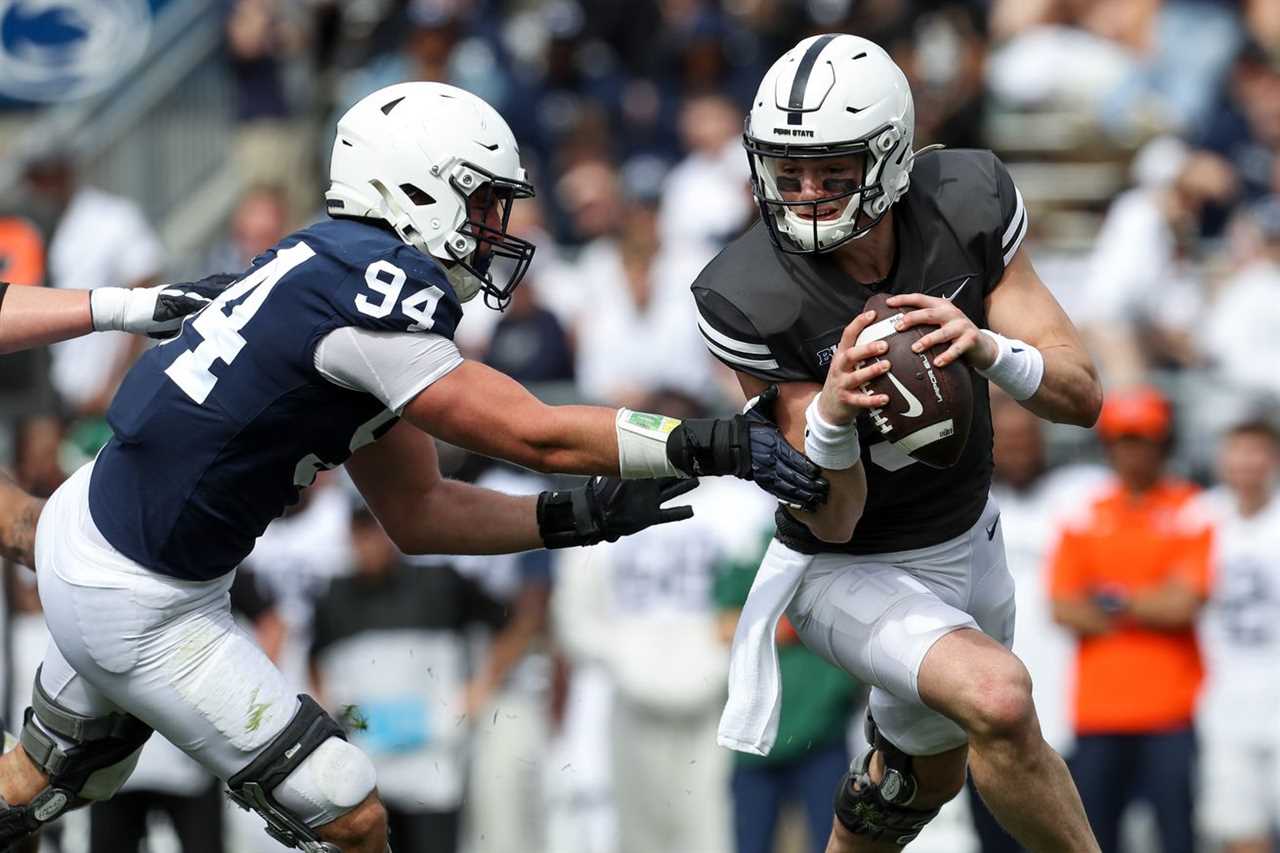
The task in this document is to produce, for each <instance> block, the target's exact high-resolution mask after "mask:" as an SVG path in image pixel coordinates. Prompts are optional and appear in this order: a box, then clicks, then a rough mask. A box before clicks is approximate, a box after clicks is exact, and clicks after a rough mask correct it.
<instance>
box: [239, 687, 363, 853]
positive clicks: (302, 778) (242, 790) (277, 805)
mask: <svg viewBox="0 0 1280 853" xmlns="http://www.w3.org/2000/svg"><path fill="white" fill-rule="evenodd" d="M298 699H299V701H300V702H301V703H302V707H300V708H299V709H298V712H297V713H296V714H294V716H293V719H292V720H290V721H289V725H287V726H285V728H284V730H283V731H281V732H280V734H278V735H276V737H275V738H273V739H272V741H271V742H270V743H269V744H267V746H266V747H265V748H264V749H263V751H262V753H261V754H260V755H259V756H258V757H257V758H255V759H254V760H253V762H252V763H250V764H249V766H248V767H246V768H245V769H243V770H241V771H240V772H239V773H237V774H236V775H235V776H232V777H231V779H229V780H228V781H227V788H228V795H229V796H230V797H231V799H232V800H233V801H235V803H236V804H237V805H239V806H240V807H241V808H243V809H246V810H249V809H252V810H253V811H255V812H257V813H258V814H259V816H261V817H262V818H263V819H264V820H265V821H266V822H267V826H266V830H267V834H268V835H270V836H271V837H272V838H275V839H276V840H277V841H279V842H280V843H281V844H283V845H284V846H286V847H297V848H299V849H301V850H303V851H304V853H339V851H338V848H337V847H336V846H335V845H333V844H328V843H326V842H323V841H321V840H320V839H319V838H318V837H317V836H316V834H315V831H314V830H313V829H312V827H311V826H310V825H309V824H312V823H314V824H317V825H320V824H325V823H328V822H329V821H331V820H333V819H334V818H337V817H340V816H341V815H343V814H345V813H347V812H348V811H350V810H351V809H353V808H354V807H355V806H357V805H359V804H360V803H361V802H362V801H363V800H364V798H365V797H367V796H368V795H369V793H370V792H372V791H373V789H374V782H375V774H374V771H373V764H372V763H371V762H370V761H369V759H368V758H367V757H366V756H365V754H364V753H363V752H361V751H360V750H359V749H357V748H356V747H354V746H352V745H351V744H349V743H347V739H346V734H345V733H344V732H343V731H342V727H341V726H339V725H338V724H337V723H336V722H335V721H334V720H333V718H332V717H330V716H329V715H328V714H326V713H325V712H324V710H323V709H321V707H320V706H319V705H317V704H316V702H315V700H313V699H312V698H311V697H310V696H306V695H300V696H298Z"/></svg>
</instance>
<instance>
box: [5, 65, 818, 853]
mask: <svg viewBox="0 0 1280 853" xmlns="http://www.w3.org/2000/svg"><path fill="white" fill-rule="evenodd" d="M330 177H331V184H330V188H329V190H328V193H327V201H328V210H329V213H330V215H331V219H330V220H329V221H326V222H322V223H320V224H318V225H314V226H312V227H309V228H306V229H304V230H302V231H299V232H297V233H295V234H292V235H290V236H289V237H287V238H285V239H284V240H282V241H281V242H280V243H279V244H278V245H276V246H275V247H274V248H273V249H271V250H269V251H267V252H265V253H264V254H263V255H261V256H260V257H258V258H257V259H255V261H254V263H253V266H252V267H251V268H250V270H249V271H248V272H247V273H245V274H244V275H243V276H241V277H239V279H238V280H236V281H235V282H234V283H233V284H231V285H230V286H229V287H227V288H226V289H225V290H224V291H222V292H221V293H220V294H219V295H218V296H217V297H216V298H215V299H213V300H212V302H210V303H209V304H208V306H206V307H205V308H204V309H203V310H202V311H200V312H199V313H198V314H196V315H195V316H194V319H192V320H190V321H189V322H186V323H184V324H183V326H182V329H181V332H180V333H179V334H178V336H177V337H176V338H174V339H172V340H171V341H169V342H167V343H165V344H164V345H162V346H159V347H156V348H154V349H152V350H150V351H149V352H147V353H146V354H145V355H143V357H142V358H141V359H140V360H139V362H138V363H137V364H136V365H135V366H134V368H133V369H132V370H131V371H130V372H129V374H128V375H127V376H126V377H125V380H124V382H123V383H122V385H121V388H120V390H119V392H118V394H117V395H116V398H115V400H114V401H113V403H112V405H111V408H110V410H109V411H108V414H107V417H108V421H109V423H110V425H111V428H112V432H113V436H112V438H111V440H110V441H109V442H108V444H107V445H106V446H105V447H104V448H103V450H102V452H101V453H100V454H99V455H98V457H97V459H95V460H94V462H92V463H90V464H89V465H86V466H85V467H83V468H81V469H80V470H79V471H77V472H75V473H74V474H73V475H72V476H71V477H70V478H69V479H68V480H67V482H66V483H65V484H64V485H63V486H62V487H61V488H59V489H58V490H57V491H56V492H55V493H54V495H53V496H52V497H51V498H50V499H49V501H48V503H47V504H46V505H45V507H44V510H43V512H42V513H41V515H40V521H39V524H38V527H37V531H36V543H35V549H34V550H35V563H36V571H37V574H38V576H39V585H40V590H41V597H42V602H43V604H44V609H45V620H46V623H47V625H48V627H49V630H50V632H51V634H52V635H53V637H54V643H53V644H51V645H50V647H49V651H48V653H47V655H46V657H45V660H44V663H43V665H42V667H41V669H40V671H39V673H38V675H37V677H36V683H35V686H34V690H33V695H32V707H31V708H30V709H28V711H27V714H26V719H25V721H24V722H25V724H24V726H23V729H22V734H21V745H20V747H18V748H16V749H14V750H13V751H11V752H9V753H6V754H5V755H4V756H3V757H0V797H3V802H0V846H3V845H4V844H6V843H8V842H11V841H13V840H15V839H17V838H21V837H23V836H24V835H26V834H29V833H30V832H32V831H34V830H36V829H38V828H39V826H40V825H41V824H43V823H45V822H47V821H49V820H52V819H54V818H55V817H57V816H58V815H59V814H61V813H62V812H64V811H66V810H67V809H68V808H74V807H77V806H80V805H83V804H84V803H86V802H88V801H91V800H95V799H103V798H106V797H109V796H111V794H112V793H114V791H115V790H116V789H117V788H118V787H119V786H120V784H122V783H123V781H124V779H125V778H127V776H128V774H129V772H130V770H131V769H132V767H133V764H134V762H135V761H136V759H137V754H138V751H139V750H140V748H141V746H142V744H143V743H144V742H145V741H146V739H147V738H148V737H149V736H150V734H151V732H152V730H153V729H154V730H158V731H160V732H161V733H162V734H163V735H164V736H165V737H167V738H168V739H169V740H170V741H172V742H173V743H175V744H176V745H177V746H179V747H180V748H182V749H183V750H185V751H186V752H187V753H188V754H190V755H191V756H192V757H194V758H196V759H197V760H198V761H200V762H201V763H202V764H204V765H205V766H206V767H207V768H209V769H210V770H211V771H212V772H214V773H215V774H216V775H218V776H219V777H220V778H222V779H224V780H226V781H227V783H228V787H229V789H230V792H231V796H232V797H233V799H235V800H236V802H238V803H239V804H240V805H242V806H244V807H245V808H252V809H254V810H256V811H257V812H258V813H259V814H260V815H262V817H263V818H264V819H265V820H266V822H267V829H268V832H270V833H271V834H272V835H273V836H275V837H276V838H278V839H280V840H282V841H283V842H284V843H286V844H287V845H292V846H298V847H300V848H301V849H303V850H306V851H311V853H336V851H344V852H345V853H382V851H383V850H385V849H387V834H386V824H385V812H384V810H383V809H382V806H381V804H380V803H379V801H378V797H377V793H376V790H375V780H374V776H373V768H372V765H371V763H370V762H369V760H368V758H367V757H365V756H364V755H363V754H362V753H361V752H360V751H359V750H358V749H356V748H355V747H353V746H351V745H350V744H348V743H347V742H346V740H345V738H344V737H343V733H342V729H341V728H340V727H339V726H338V725H337V723H336V722H334V721H333V720H332V719H331V718H330V717H329V716H328V715H326V714H325V713H324V712H323V711H322V710H320V708H319V707H318V706H317V705H316V704H315V702H314V701H313V700H311V699H310V698H309V697H306V696H296V697H295V696H293V695H291V694H290V693H289V690H288V685H287V682H286V681H285V679H284V678H283V676H282V675H281V674H280V672H279V671H278V670H277V669H276V668H275V666H274V665H273V664H272V663H271V662H270V661H269V660H268V659H267V658H266V656H265V655H264V654H263V653H262V652H261V650H260V649H259V648H258V647H257V646H256V644H255V643H254V642H253V641H252V639H250V638H249V637H248V636H247V635H246V634H245V633H244V632H243V631H242V630H241V629H240V628H239V627H237V626H236V624H235V622H234V621H233V620H232V618H231V615H230V612H229V608H228V605H227V588H228V586H229V585H230V583H231V580H232V577H233V569H234V568H235V567H236V565H238V564H239V563H240V562H241V561H242V560H243V559H244V557H245V556H246V555H247V554H248V553H249V552H250V551H251V550H252V548H253V544H254V540H255V539H256V538H257V537H258V535H260V534H261V533H262V531H263V529H264V528H265V527H266V525H267V524H268V523H269V522H270V521H271V519H273V518H275V517H277V516H279V515H280V514H281V512H282V511H283V510H284V509H285V507H287V506H288V505H290V504H292V503H294V502H296V501H297V500H298V494H299V491H300V489H302V488H305V487H306V486H308V485H309V484H310V483H311V482H312V481H313V480H314V478H315V476H316V473H317V472H318V471H320V470H322V469H325V468H331V467H334V466H335V465H340V464H345V465H346V466H347V470H348V471H349V473H350V474H351V477H352V479H353V480H354V481H355V483H356V485H357V487H358V488H359V489H360V491H361V492H362V493H363V495H364V497H365V498H366V500H367V501H368V503H369V506H370V507H371V509H372V510H373V512H374V514H375V515H376V516H377V518H378V519H379V521H380V522H381V523H382V525H383V527H384V528H385V529H386V530H387V532H388V534H390V536H391V538H392V539H393V541H395V543H396V544H397V546H399V548H400V549H401V550H402V551H404V552H406V553H422V552H434V553H473V554H484V553H502V552H514V551H522V550H529V549H533V548H541V547H549V548H557V547H567V546H577V545H589V544H594V543H596V542H600V541H604V540H613V539H616V538H618V537H619V536H623V535H627V534H630V533H634V532H636V531H638V530H641V529H643V528H645V527H648V526H650V525H653V524H661V523H664V522H669V521H675V520H679V519H681V518H687V517H688V516H689V515H690V514H691V511H690V509H689V508H688V507H673V508H663V507H662V506H661V504H662V503H663V502H664V501H666V500H669V499H670V498H672V497H675V496H676V495H679V494H682V493H683V492H686V491H688V489H689V488H692V486H693V485H694V484H695V483H696V480H695V479H693V478H694V477H696V476H701V475H727V474H732V475H735V476H739V477H742V478H744V479H749V480H753V481H755V482H756V483H758V484H759V485H761V486H762V487H763V488H765V489H766V490H768V491H770V492H771V493H773V494H775V495H776V496H778V497H779V498H780V499H781V500H783V501H786V502H788V503H789V504H792V505H795V506H798V507H804V508H806V509H810V510H812V509H816V508H817V507H819V506H820V505H821V503H822V502H823V500H825V493H826V489H827V483H826V481H825V480H824V479H822V478H821V476H820V473H819V471H818V469H817V467H816V466H814V465H813V463H811V462H810V461H809V460H807V459H806V458H805V457H804V456H803V455H802V454H801V453H799V452H798V451H796V450H793V449H792V448H791V447H790V445H789V444H788V443H787V442H786V440H785V439H784V438H783V437H782V435H781V434H780V433H779V431H778V429H777V427H776V426H775V425H774V424H773V423H771V422H769V421H768V419H767V417H766V416H765V415H764V414H763V412H764V411H765V410H766V409H768V408H769V407H770V400H769V398H768V396H767V395H766V396H765V397H763V398H762V399H761V401H759V402H758V403H757V404H755V405H753V406H752V407H750V408H749V411H748V412H747V413H745V414H743V415H738V416H735V417H733V418H727V419H701V420H684V421H680V420H677V419H674V418H667V417H664V416H662V415H656V414H649V413H644V412H633V411H629V410H627V409H621V410H615V409H605V408H600V407H590V406H547V405H544V404H543V403H541V402H540V401H538V400H537V399H536V398H535V397H533V396H532V395H531V394H529V393H528V392H527V391H526V390H525V389H524V388H523V387H522V386H520V385H519V384H518V383H516V382H515V381H514V380H512V379H510V378H508V377H506V376H504V375H503V374H501V373H498V372H497V371H494V370H492V369H490V368H487V367H485V366H484V365H481V364H479V363H475V362H470V361H467V360H464V359H463V358H462V357H461V355H460V354H459V352H458V349H457V347H456V345H455V344H454V342H453V334H454V330H455V328H456V326H457V324H458V321H459V320H460V319H461V316H462V306H461V303H462V302H463V301H465V300H466V299H469V298H471V297H473V296H475V295H477V294H479V293H483V294H484V296H485V299H486V301H487V302H488V303H489V304H490V305H493V306H495V307H499V308H501V307H502V306H504V305H505V304H506V302H507V301H508V300H509V299H510V297H511V293H512V290H513V289H514V288H515V287H516V285H517V284H518V283H519V281H520V278H521V276H522V275H523V274H524V271H525V269H526V268H527V266H528V263H529V260H530V258H531V256H532V253H533V247H532V246H531V245H530V244H529V243H527V242H525V241H523V240H520V239H518V238H516V237H514V236H512V235H510V234H508V233H507V219H508V216H509V213H510V210H511V205H512V204H513V202H515V201H516V200H517V199H519V198H521V197H525V196H528V195H531V194H532V188H531V187H530V186H529V184H528V183H527V182H526V181H525V179H524V170H523V169H522V168H521V166H520V161H519V152H518V150H517V148H516V142H515V139H514V137H513V136H512V134H511V131H510V129H509V128H508V126H507V124H506V123H505V122H504V121H503V120H502V118H501V117H500V116H499V115H498V113H497V112H495V111H494V110H493V109H492V108H491V107H489V105H487V104H486V103H484V102H483V101H481V100H480V99H479V98H476V97H475V96H473V95H470V94H468V93H467V92H464V91H462V90H460V89H456V88H453V87H450V86H445V85H441V84H436V83H405V84H399V85H396V86H392V87H388V88H386V89H383V90H380V91H378V92H375V93H374V94H372V95H370V96H368V97H367V98H365V99H364V100H362V101H361V102H360V103H358V104H356V105H355V106H354V107H352V108H351V110H350V111H349V112H348V113H347V114H346V115H345V116H344V117H343V118H342V119H341V120H340V122H339V123H338V127H337V136H336V139H335V141H334V148H333V157H332V161H331V166H330ZM495 261H498V262H499V263H495ZM432 436H437V437H439V438H441V439H444V440H446V441H449V442H451V443H453V444H457V445H460V446H462V447H465V448H467V449H469V450H472V451H475V452H479V453H483V454H486V455H489V456H494V457H498V458H502V459H507V460H510V461H512V462H516V463H518V464H521V465H525V466H527V467H530V468H534V469H537V470H541V471H559V472H565V473H581V474H603V475H610V476H602V477H597V478H595V479H592V480H591V481H589V482H588V483H587V484H586V485H584V486H581V487H579V488H576V489H571V490H566V491H551V492H544V493H542V494H540V495H536V496H528V497H523V496H509V495H503V494H499V493H497V492H492V491H488V490H485V489H481V488H477V487H474V486H471V485H468V484H464V483H459V482H454V481H449V480H446V479H444V478H442V477H441V475H440V471H439V467H438V465H437V460H436V451H435V446H434V443H433V440H432ZM619 477H620V478H621V479H619Z"/></svg>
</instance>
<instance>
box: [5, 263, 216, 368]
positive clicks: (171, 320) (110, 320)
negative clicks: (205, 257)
mask: <svg viewBox="0 0 1280 853" xmlns="http://www.w3.org/2000/svg"><path fill="white" fill-rule="evenodd" d="M232 278H234V277H233V276H229V275H216V276H210V277H208V278H205V279H202V280H200V281H198V282H192V283H183V284H172V285H158V286H156V287H142V288H137V289H128V288H123V287H99V288H97V289H95V290H55V289H53V288H47V287H19V286H14V285H9V284H6V283H3V282H0V353H10V352H17V351H18V350H24V349H29V348H30V347H36V346H46V345H48V344H54V343H57V342H59V341H65V340H68V339H70V338H78V337H80V336H81V335H87V334H89V333H90V332H105V331H121V332H133V333H134V334H140V335H165V334H168V333H171V332H175V331H176V330H177V329H178V327H179V326H181V325H182V318H183V317H185V316H187V315H188V314H190V313H192V312H193V311H198V310H200V309H201V308H203V307H204V306H205V305H206V304H208V302H209V300H210V299H212V298H213V297H214V296H216V295H217V294H218V293H219V292H220V291H221V290H222V288H223V287H225V286H226V285H227V284H228V283H229V282H230V281H231V280H232Z"/></svg>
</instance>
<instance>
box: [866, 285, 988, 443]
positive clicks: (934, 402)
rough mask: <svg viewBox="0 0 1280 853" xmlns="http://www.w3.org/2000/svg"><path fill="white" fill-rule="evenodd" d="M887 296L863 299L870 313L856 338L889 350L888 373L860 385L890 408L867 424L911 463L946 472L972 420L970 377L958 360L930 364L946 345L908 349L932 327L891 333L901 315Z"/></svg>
mask: <svg viewBox="0 0 1280 853" xmlns="http://www.w3.org/2000/svg"><path fill="white" fill-rule="evenodd" d="M888 298H889V294H885V293H877V294H875V295H873V296H872V297H871V298H870V299H868V300H867V304H866V310H868V311H875V312H876V317H875V320H873V321H872V324H871V325H870V326H868V327H867V328H866V329H864V330H863V332H862V334H861V335H859V336H858V343H860V344H861V343H865V342H867V341H872V340H882V339H883V340H884V342H885V343H887V344H888V345H889V351H888V352H886V353H885V354H884V355H883V356H881V358H883V359H886V360H888V362H889V364H890V368H889V371H888V372H887V373H884V374H881V375H880V376H877V377H876V378H875V379H873V380H872V381H871V382H869V383H867V384H866V385H864V386H863V391H865V392H866V393H869V394H886V395H888V397H889V405H887V406H885V407H884V408H882V409H872V410H871V413H870V414H871V421H872V423H874V424H875V425H876V428H877V429H879V430H880V434H881V435H882V436H884V437H885V438H886V439H887V440H888V441H889V443H890V444H892V445H893V446H894V447H896V448H897V449H898V450H901V451H903V452H904V453H906V454H907V455H909V456H910V457H911V458H913V459H918V460H919V461H921V462H923V463H925V464H926V465H931V466H933V467H934V468H948V467H950V466H952V465H954V464H955V463H956V461H957V460H959V459H960V454H961V453H963V452H964V445H965V442H966V441H967V440H968V438H969V423H970V421H971V420H972V419H973V379H972V377H970V375H969V367H968V365H967V364H965V363H964V361H963V360H960V361H953V362H952V363H951V364H948V365H947V366H946V367H943V368H937V367H934V366H933V359H934V358H936V357H937V356H939V355H941V354H942V353H943V352H944V351H945V350H946V346H944V345H938V346H934V347H931V348H930V349H929V350H928V351H927V352H922V353H915V352H912V351H911V345H912V344H914V343H915V342H916V341H917V340H919V339H920V338H922V337H924V336H925V335H927V334H928V333H929V332H931V331H933V330H934V329H936V328H937V327H936V326H914V327H912V328H910V329H907V330H906V331H905V332H899V331H897V330H896V328H895V327H896V326H897V323H898V320H899V319H900V318H901V316H902V314H903V311H902V310H900V309H897V308H890V307H889V306H888V304H886V303H887V300H888Z"/></svg>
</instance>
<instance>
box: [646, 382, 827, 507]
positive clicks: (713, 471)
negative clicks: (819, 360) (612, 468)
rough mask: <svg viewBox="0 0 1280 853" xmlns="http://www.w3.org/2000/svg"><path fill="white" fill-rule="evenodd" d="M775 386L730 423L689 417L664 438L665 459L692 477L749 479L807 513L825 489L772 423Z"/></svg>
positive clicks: (820, 500) (814, 470) (821, 500)
mask: <svg viewBox="0 0 1280 853" xmlns="http://www.w3.org/2000/svg"><path fill="white" fill-rule="evenodd" d="M777 399H778V386H777V385H770V386H769V387H768V388H766V389H765V391H764V393H763V394H761V395H760V396H759V397H756V398H754V399H752V400H751V401H750V402H748V403H747V407H746V409H744V410H743V413H742V414H740V415H735V416H733V417H732V418H690V419H688V420H684V421H681V422H680V425H679V426H677V427H676V428H675V429H673V430H672V431H671V434H670V435H669V436H667V459H668V460H670V462H671V464H672V465H674V466H676V467H677V468H679V469H680V470H681V471H684V472H686V473H688V474H691V475H694V476H713V475H722V474H732V475H733V476H735V477H741V478H742V479H744V480H751V481H752V482H754V483H755V484H756V485H758V486H760V488H762V489H764V490H765V491H766V492H768V493H769V494H771V495H773V496H774V497H776V498H777V499H778V500H780V501H782V502H783V503H785V504H787V505H788V506H793V507H796V508H797V509H804V510H809V511H813V510H815V509H817V508H818V507H820V506H822V505H823V504H824V503H826V502H827V493H828V491H829V490H830V488H831V486H830V484H829V483H828V482H827V481H826V479H825V478H824V477H823V476H822V470H821V469H820V468H818V466H817V465H815V464H813V463H812V462H810V461H809V458H808V457H806V456H805V455H804V454H803V453H801V452H799V451H798V450H796V449H795V448H793V447H792V446H791V445H790V444H788V443H787V439H786V436H784V435H783V434H782V433H781V432H780V431H779V430H778V425H777V423H776V422H775V421H774V415H773V407H774V404H775V403H776V402H777Z"/></svg>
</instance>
